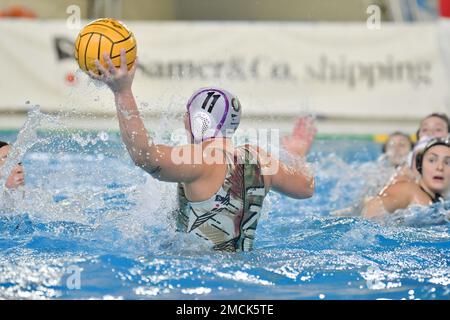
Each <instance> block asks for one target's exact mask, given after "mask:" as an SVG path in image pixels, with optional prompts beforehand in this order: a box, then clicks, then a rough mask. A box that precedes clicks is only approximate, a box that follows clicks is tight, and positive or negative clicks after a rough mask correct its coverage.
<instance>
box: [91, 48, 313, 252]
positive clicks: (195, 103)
mask: <svg viewBox="0 0 450 320" xmlns="http://www.w3.org/2000/svg"><path fill="white" fill-rule="evenodd" d="M104 57H105V61H106V62H107V64H108V68H105V67H103V66H101V65H100V64H99V63H98V61H97V63H96V65H97V68H98V70H99V71H100V74H101V75H100V76H98V75H96V74H94V73H92V72H91V73H90V75H91V77H93V78H95V79H97V80H99V81H103V82H105V83H106V84H107V85H108V86H109V87H110V89H111V90H112V91H113V93H114V97H115V102H116V107H117V115H118V119H119V125H120V131H121V135H122V139H123V141H124V143H125V145H126V147H127V149H128V152H129V154H130V156H131V158H132V159H133V161H134V163H135V164H136V165H137V166H139V167H141V168H142V169H144V170H145V171H147V172H148V173H149V174H151V175H152V176H153V177H154V178H156V179H158V180H161V181H168V182H178V183H179V188H178V195H179V205H180V209H179V211H178V213H177V225H178V229H179V230H181V231H184V232H189V233H193V234H195V235H196V236H198V237H199V238H200V239H202V240H204V241H206V242H207V243H209V244H210V245H211V247H212V248H213V249H214V250H221V251H249V250H251V249H252V248H253V241H254V238H255V230H256V226H257V223H258V219H259V216H260V210H261V206H262V203H263V200H264V197H265V196H266V194H267V192H268V191H269V190H270V189H274V190H276V191H279V192H281V193H284V194H286V195H288V196H290V197H293V198H297V199H303V198H309V197H311V196H312V195H313V193H314V178H313V177H312V176H310V175H308V174H305V172H304V171H303V170H298V169H296V168H292V167H291V166H288V165H286V164H284V163H282V162H281V161H279V160H278V159H275V158H274V157H272V156H271V155H270V154H268V153H267V152H265V150H263V149H262V148H259V147H255V146H251V145H245V146H242V147H238V148H234V147H233V146H232V141H231V139H230V138H231V136H232V135H233V133H234V132H235V130H236V129H237V127H238V126H239V122H240V118H241V112H242V107H241V104H240V102H239V100H238V98H237V97H236V96H234V95H233V94H231V93H230V92H228V91H226V90H223V89H220V88H215V87H212V88H202V89H200V90H197V91H196V92H194V94H193V95H192V96H191V98H190V99H189V101H188V103H187V112H186V115H185V128H186V130H187V131H188V132H189V134H188V136H189V139H190V142H191V143H190V144H187V145H183V146H177V147H170V146H167V145H155V144H154V143H153V141H152V139H151V137H150V136H149V134H148V132H147V130H146V128H145V127H144V124H143V122H142V119H141V117H140V115H139V111H138V108H137V106H136V102H135V99H134V96H133V92H132V90H131V86H132V82H133V78H134V74H135V71H136V64H135V65H134V66H133V68H132V69H131V70H130V71H128V70H127V65H126V59H125V52H124V51H122V52H121V66H120V68H116V67H114V65H113V64H112V62H111V60H110V59H109V57H108V55H104ZM295 141H297V142H299V143H300V142H301V141H298V139H297V136H294V135H293V136H291V137H290V138H287V139H285V141H284V144H285V145H286V146H287V148H288V151H290V152H292V153H294V154H295V153H296V152H297V151H296V148H295ZM185 155H194V158H196V156H197V157H199V158H200V161H181V162H180V161H179V160H180V158H185ZM187 158H188V159H189V160H192V158H191V157H190V156H188V157H187ZM274 169H275V170H274Z"/></svg>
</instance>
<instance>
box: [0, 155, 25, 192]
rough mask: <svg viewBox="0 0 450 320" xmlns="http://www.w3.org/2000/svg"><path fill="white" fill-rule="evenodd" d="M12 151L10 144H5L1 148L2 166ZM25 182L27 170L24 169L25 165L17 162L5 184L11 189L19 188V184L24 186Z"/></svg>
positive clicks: (0, 164) (0, 163) (0, 159)
mask: <svg viewBox="0 0 450 320" xmlns="http://www.w3.org/2000/svg"><path fill="white" fill-rule="evenodd" d="M9 151H10V146H3V147H1V148H0V168H1V167H3V165H4V164H5V162H6V159H7V158H8V153H9ZM24 184H25V172H24V170H23V166H22V165H21V164H17V165H15V166H14V168H12V170H11V173H10V175H9V177H8V179H7V180H6V184H5V186H6V187H7V188H9V189H11V188H12V189H14V188H17V187H18V186H22V185H24Z"/></svg>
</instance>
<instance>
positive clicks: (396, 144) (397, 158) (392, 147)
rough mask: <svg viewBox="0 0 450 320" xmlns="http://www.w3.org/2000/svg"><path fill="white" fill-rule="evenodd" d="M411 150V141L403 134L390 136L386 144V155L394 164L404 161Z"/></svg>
mask: <svg viewBox="0 0 450 320" xmlns="http://www.w3.org/2000/svg"><path fill="white" fill-rule="evenodd" d="M410 151H411V143H410V142H409V139H408V138H407V137H405V136H403V135H395V136H392V137H390V138H389V141H388V142H387V144H386V155H387V157H388V159H389V162H390V163H391V164H392V165H394V166H396V165H400V164H402V163H404V162H405V161H406V158H407V156H408V153H409V152H410Z"/></svg>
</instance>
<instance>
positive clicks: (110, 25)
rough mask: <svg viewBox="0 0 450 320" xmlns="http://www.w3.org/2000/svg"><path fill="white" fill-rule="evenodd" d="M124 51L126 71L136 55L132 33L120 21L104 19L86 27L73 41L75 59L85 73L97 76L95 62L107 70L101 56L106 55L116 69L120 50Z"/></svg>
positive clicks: (118, 65)
mask: <svg viewBox="0 0 450 320" xmlns="http://www.w3.org/2000/svg"><path fill="white" fill-rule="evenodd" d="M121 49H125V52H126V61H127V67H128V70H130V69H131V67H132V66H133V64H134V62H135V60H136V54H137V46H136V39H135V37H134V35H133V33H132V32H131V31H130V30H129V29H128V28H127V27H126V26H125V25H124V24H123V23H121V22H120V21H118V20H115V19H111V18H104V19H98V20H95V21H92V22H91V23H89V24H88V25H86V26H85V27H84V28H83V29H82V30H81V31H80V33H79V34H78V37H77V39H76V40H75V59H76V60H77V62H78V65H79V66H80V68H81V69H82V70H84V71H85V72H89V70H91V71H92V72H94V73H95V74H99V72H98V70H97V67H96V66H95V60H98V61H99V62H100V64H101V65H103V66H104V67H105V68H107V67H108V66H107V64H106V63H105V61H104V58H103V54H104V53H107V54H108V55H109V57H110V58H111V60H112V62H113V64H114V66H115V67H116V68H119V67H120V50H121Z"/></svg>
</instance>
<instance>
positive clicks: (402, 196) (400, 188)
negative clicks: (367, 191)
mask: <svg viewBox="0 0 450 320" xmlns="http://www.w3.org/2000/svg"><path fill="white" fill-rule="evenodd" d="M409 185H410V184H409V183H407V182H399V183H395V184H393V185H390V186H388V187H387V188H386V189H384V190H382V191H381V192H380V194H379V195H378V196H376V197H374V198H372V199H370V200H368V201H367V202H366V204H365V206H364V209H363V212H362V215H363V217H365V218H368V219H375V218H378V217H381V216H383V215H385V214H387V213H393V212H394V211H395V210H397V209H404V208H406V207H408V205H409V204H410V203H411V196H410V194H411V192H410V191H409V190H408V187H409Z"/></svg>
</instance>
